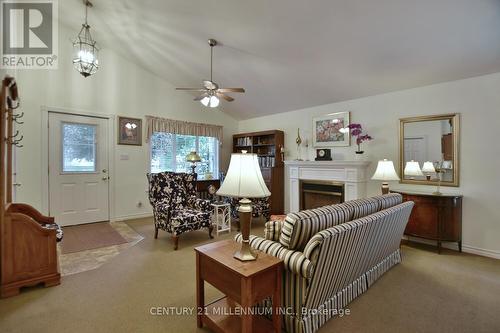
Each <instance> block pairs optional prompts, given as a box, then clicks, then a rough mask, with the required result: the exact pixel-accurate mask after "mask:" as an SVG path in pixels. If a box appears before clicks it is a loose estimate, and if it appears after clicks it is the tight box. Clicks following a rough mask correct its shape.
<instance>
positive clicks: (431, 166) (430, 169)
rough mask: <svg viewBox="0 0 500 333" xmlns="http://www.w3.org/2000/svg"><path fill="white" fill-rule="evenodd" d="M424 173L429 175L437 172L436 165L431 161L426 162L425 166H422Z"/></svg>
mask: <svg viewBox="0 0 500 333" xmlns="http://www.w3.org/2000/svg"><path fill="white" fill-rule="evenodd" d="M422 172H427V173H434V172H436V169H434V164H433V163H432V162H429V161H427V162H424V165H422Z"/></svg>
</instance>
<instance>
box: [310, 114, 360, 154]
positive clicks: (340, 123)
mask: <svg viewBox="0 0 500 333" xmlns="http://www.w3.org/2000/svg"><path fill="white" fill-rule="evenodd" d="M349 123H350V112H338V113H330V114H327V115H325V116H321V117H314V118H313V145H314V147H345V146H350V145H351V140H350V135H349V134H350V133H349V130H347V129H346V127H347V125H349Z"/></svg>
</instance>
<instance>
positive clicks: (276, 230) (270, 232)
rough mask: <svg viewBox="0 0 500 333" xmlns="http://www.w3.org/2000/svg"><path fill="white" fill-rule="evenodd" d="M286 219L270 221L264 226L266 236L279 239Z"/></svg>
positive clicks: (270, 238) (273, 239) (272, 239)
mask: <svg viewBox="0 0 500 333" xmlns="http://www.w3.org/2000/svg"><path fill="white" fill-rule="evenodd" d="M283 223H284V221H269V222H266V224H265V226H264V238H265V239H267V240H271V241H276V242H277V241H278V240H279V238H280V233H281V228H282V227H283Z"/></svg>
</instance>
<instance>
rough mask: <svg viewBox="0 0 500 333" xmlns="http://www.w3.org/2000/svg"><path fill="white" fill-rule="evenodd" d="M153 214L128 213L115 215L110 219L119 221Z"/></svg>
mask: <svg viewBox="0 0 500 333" xmlns="http://www.w3.org/2000/svg"><path fill="white" fill-rule="evenodd" d="M152 216H153V214H151V213H137V214H129V215H120V216H115V218H114V219H112V222H121V221H127V220H133V219H142V218H146V217H152Z"/></svg>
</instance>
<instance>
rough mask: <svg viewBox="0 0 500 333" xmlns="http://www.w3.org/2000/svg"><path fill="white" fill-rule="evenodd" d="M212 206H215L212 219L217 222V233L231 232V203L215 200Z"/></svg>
mask: <svg viewBox="0 0 500 333" xmlns="http://www.w3.org/2000/svg"><path fill="white" fill-rule="evenodd" d="M212 207H214V212H213V215H212V221H213V223H214V224H215V234H216V235H217V236H219V233H221V232H224V231H229V232H231V205H230V204H229V203H224V202H214V203H213V204H212Z"/></svg>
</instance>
